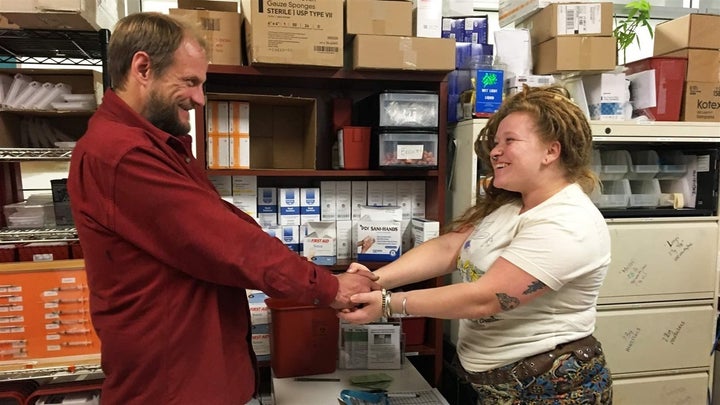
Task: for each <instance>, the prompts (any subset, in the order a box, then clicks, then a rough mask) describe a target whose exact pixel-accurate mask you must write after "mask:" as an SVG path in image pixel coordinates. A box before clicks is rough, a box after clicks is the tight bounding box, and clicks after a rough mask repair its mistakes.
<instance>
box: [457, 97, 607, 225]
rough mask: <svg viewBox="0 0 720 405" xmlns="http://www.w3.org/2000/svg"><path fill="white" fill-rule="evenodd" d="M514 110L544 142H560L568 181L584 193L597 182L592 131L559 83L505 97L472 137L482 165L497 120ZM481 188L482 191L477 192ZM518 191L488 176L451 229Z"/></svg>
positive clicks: (472, 220) (484, 213) (477, 217)
mask: <svg viewBox="0 0 720 405" xmlns="http://www.w3.org/2000/svg"><path fill="white" fill-rule="evenodd" d="M515 112H526V113H529V114H530V115H531V116H532V117H534V121H535V130H536V131H537V133H538V134H539V136H540V138H541V139H542V140H543V141H544V142H554V141H557V142H559V143H560V146H561V148H560V149H561V151H560V162H561V164H562V166H563V167H564V168H565V171H566V174H565V176H566V178H567V180H568V181H569V182H571V183H578V184H579V185H580V187H582V189H583V191H585V193H586V194H590V193H591V192H592V191H593V189H594V188H595V187H596V186H597V184H598V178H597V176H596V175H595V173H594V172H593V171H592V170H591V169H590V163H591V158H592V132H591V130H590V124H589V123H588V121H587V118H586V117H585V114H583V112H582V111H581V110H580V108H578V106H577V105H576V104H575V103H573V102H572V101H571V100H570V95H569V93H568V91H567V90H566V89H565V88H564V87H561V86H547V87H528V86H527V85H524V86H523V89H522V91H521V92H520V93H517V94H515V95H513V96H512V97H510V98H508V99H506V100H505V101H504V102H503V104H502V105H501V106H500V109H499V110H498V111H497V112H496V113H495V114H493V115H492V117H490V119H488V122H487V124H486V125H485V127H484V128H483V129H482V130H481V131H480V134H479V136H478V138H477V140H476V141H475V153H476V154H477V155H478V158H479V159H480V160H481V161H482V162H483V163H484V165H485V167H492V163H491V160H490V151H491V150H492V148H493V146H494V144H495V134H496V133H497V129H498V126H499V125H500V122H501V121H502V120H503V119H505V117H507V116H508V115H510V114H512V113H515ZM481 191H484V193H481ZM520 198H521V195H520V193H518V192H514V191H508V190H503V189H500V188H496V187H495V186H494V185H493V182H492V179H487V181H485V182H483V183H482V184H479V185H478V195H477V199H476V201H477V202H476V204H475V206H473V207H470V208H469V209H468V210H467V211H465V213H464V214H463V215H462V216H461V217H460V218H458V219H456V220H455V221H453V222H452V224H450V228H451V229H452V230H459V229H464V228H466V227H468V226H472V225H474V224H476V223H477V222H478V221H480V220H481V219H482V218H484V217H486V216H488V215H489V214H490V213H492V212H493V211H495V210H496V209H498V208H499V207H500V206H502V205H505V204H507V203H508V202H511V201H516V200H520Z"/></svg>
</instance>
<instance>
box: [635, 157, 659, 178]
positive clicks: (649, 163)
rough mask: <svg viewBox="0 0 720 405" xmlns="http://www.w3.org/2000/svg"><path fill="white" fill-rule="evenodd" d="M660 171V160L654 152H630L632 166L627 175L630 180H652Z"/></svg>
mask: <svg viewBox="0 0 720 405" xmlns="http://www.w3.org/2000/svg"><path fill="white" fill-rule="evenodd" d="M659 171H660V159H659V158H658V154H657V152H655V151H654V150H634V151H632V152H630V166H629V170H628V173H627V178H628V179H630V180H647V179H652V178H654V177H655V176H656V175H657V174H658V172H659Z"/></svg>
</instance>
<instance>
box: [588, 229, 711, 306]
mask: <svg viewBox="0 0 720 405" xmlns="http://www.w3.org/2000/svg"><path fill="white" fill-rule="evenodd" d="M608 227H609V228H610V237H611V240H612V262H611V264H610V268H609V269H608V273H607V276H606V277H605V282H604V283H603V286H602V289H601V290H600V299H599V302H600V303H601V304H610V303H622V302H653V301H676V300H687V299H702V298H705V299H712V298H713V296H714V295H715V267H716V261H717V245H718V224H717V220H715V219H702V218H701V219H698V220H697V222H695V221H687V220H685V221H680V222H677V221H673V220H668V219H656V220H649V219H645V220H644V221H643V222H640V223H632V222H631V223H627V222H626V223H610V224H609V225H608Z"/></svg>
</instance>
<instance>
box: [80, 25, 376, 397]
mask: <svg viewBox="0 0 720 405" xmlns="http://www.w3.org/2000/svg"><path fill="white" fill-rule="evenodd" d="M204 46H205V44H204V41H203V40H202V38H201V37H199V36H198V35H197V34H196V33H194V32H193V31H192V29H190V28H189V27H187V26H184V25H182V24H181V23H179V22H178V21H176V20H174V19H172V18H171V17H169V16H166V15H162V14H156V13H138V14H133V15H130V16H128V17H125V18H123V19H122V20H121V21H119V22H118V23H117V25H116V27H115V32H114V33H113V35H112V39H111V41H110V45H109V49H108V69H109V73H110V78H111V80H112V83H113V89H112V90H108V91H106V92H105V95H104V99H103V102H102V104H101V106H100V107H99V108H98V110H97V112H96V113H95V114H94V115H93V117H92V118H91V119H90V122H89V124H88V130H87V132H86V133H85V134H84V136H83V137H82V138H81V139H80V140H79V141H78V143H77V146H76V148H75V150H74V151H73V156H72V161H71V165H70V173H69V179H68V190H69V193H70V198H71V200H72V211H73V217H74V219H75V223H76V226H77V230H78V235H79V237H80V241H81V242H82V244H83V251H84V255H85V266H86V270H87V276H88V283H89V286H90V308H91V312H92V321H93V325H94V326H95V329H96V330H97V333H98V336H99V337H100V340H101V342H102V349H101V351H102V353H101V354H102V368H103V371H104V373H105V376H106V378H105V382H104V385H103V393H102V401H103V404H104V405H114V404H119V405H131V404H141V405H148V404H152V405H158V404H180V405H184V404H188V405H190V404H192V405H197V404H204V405H207V404H218V405H220V404H222V405H227V404H245V403H246V402H248V401H250V400H251V398H252V397H253V394H254V392H255V387H256V380H255V379H256V376H255V369H256V365H255V356H254V354H253V352H252V346H251V344H250V320H249V318H250V313H249V308H248V302H247V298H246V294H245V289H246V288H252V289H259V290H262V291H264V292H265V293H266V294H268V295H269V296H271V297H281V298H291V299H294V300H297V301H299V302H302V303H309V304H314V305H321V306H328V305H331V306H333V307H334V308H345V307H348V306H350V301H349V297H350V296H351V295H352V294H354V293H356V292H361V291H369V290H370V289H371V288H377V285H376V284H375V283H374V282H373V281H372V280H371V278H372V275H370V274H369V273H367V272H366V274H363V275H358V274H342V275H339V276H335V275H333V274H332V273H330V272H329V271H328V270H327V269H324V268H321V267H319V266H316V265H314V264H313V263H310V262H308V261H306V260H305V259H303V258H302V257H300V256H299V255H297V254H296V253H293V252H291V251H290V250H289V249H288V248H287V247H285V245H283V244H282V243H281V242H280V241H279V240H278V239H276V238H273V237H270V236H269V235H267V234H265V232H263V230H262V229H261V228H260V227H259V226H258V225H257V224H256V223H255V221H254V220H253V219H252V218H251V217H249V216H248V215H246V214H245V213H243V212H242V211H240V210H239V209H237V208H236V207H234V206H233V205H231V204H228V203H226V202H225V201H223V200H222V199H221V198H220V196H219V195H218V193H217V192H216V191H215V188H214V187H213V185H212V184H211V183H210V182H209V180H208V178H207V175H206V173H205V170H204V168H203V167H202V166H201V165H200V164H199V163H198V162H197V160H195V158H194V157H193V155H192V152H191V137H190V136H189V135H187V133H188V131H189V130H190V124H189V119H190V110H192V109H194V108H200V107H202V106H203V105H204V103H205V99H204V94H203V88H202V85H203V83H204V82H205V79H206V72H207V65H208V59H207V56H206V51H205V48H204Z"/></svg>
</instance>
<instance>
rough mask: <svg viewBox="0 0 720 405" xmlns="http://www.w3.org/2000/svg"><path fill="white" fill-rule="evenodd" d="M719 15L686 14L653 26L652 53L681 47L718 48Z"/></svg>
mask: <svg viewBox="0 0 720 405" xmlns="http://www.w3.org/2000/svg"><path fill="white" fill-rule="evenodd" d="M719 25H720V15H710V14H688V15H686V16H683V17H679V18H676V19H674V20H670V21H666V22H663V23H661V24H658V25H657V26H656V27H655V40H654V49H653V55H664V54H666V53H669V52H674V51H676V50H678V49H683V48H700V49H715V50H717V49H720V35H718V26H719Z"/></svg>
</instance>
